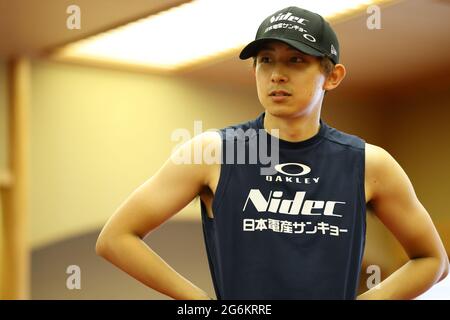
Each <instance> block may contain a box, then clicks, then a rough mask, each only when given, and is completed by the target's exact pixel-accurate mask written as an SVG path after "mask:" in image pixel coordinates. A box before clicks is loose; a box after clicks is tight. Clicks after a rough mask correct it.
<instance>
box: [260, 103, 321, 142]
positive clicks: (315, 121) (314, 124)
mask: <svg viewBox="0 0 450 320" xmlns="http://www.w3.org/2000/svg"><path fill="white" fill-rule="evenodd" d="M264 129H265V130H266V131H267V132H269V133H270V134H271V130H272V129H278V130H279V134H278V135H276V134H275V136H276V137H277V138H278V139H281V140H285V141H289V142H300V141H304V140H308V139H309V138H312V137H313V136H315V135H316V134H317V133H318V132H319V130H320V114H316V113H314V112H313V113H311V114H309V115H305V116H299V117H295V118H282V117H276V116H273V115H271V114H270V113H268V112H267V111H266V113H265V116H264Z"/></svg>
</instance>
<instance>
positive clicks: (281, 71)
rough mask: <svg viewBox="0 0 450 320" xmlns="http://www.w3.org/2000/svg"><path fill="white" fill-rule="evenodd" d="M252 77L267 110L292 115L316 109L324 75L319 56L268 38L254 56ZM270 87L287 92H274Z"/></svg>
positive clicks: (281, 114) (318, 104) (286, 115)
mask: <svg viewBox="0 0 450 320" xmlns="http://www.w3.org/2000/svg"><path fill="white" fill-rule="evenodd" d="M255 77H256V86H257V91H258V98H259V101H260V102H261V104H262V105H263V106H264V108H265V109H266V111H267V112H268V113H270V114H272V115H275V116H279V117H296V116H300V115H304V114H309V113H310V112H313V111H319V112H320V109H319V110H317V109H318V108H320V105H321V100H322V98H323V92H324V91H323V88H322V86H323V84H324V81H325V75H324V74H323V73H322V72H321V67H320V60H319V58H317V57H314V56H310V55H307V54H304V53H302V52H300V51H298V50H295V49H294V48H292V47H290V46H288V45H286V44H284V43H282V42H279V41H272V42H269V43H267V44H266V45H265V46H264V48H262V49H261V50H260V51H259V52H258V54H257V56H256V67H255ZM274 90H281V91H285V92H286V93H287V94H288V95H283V96H274V94H273V91H274Z"/></svg>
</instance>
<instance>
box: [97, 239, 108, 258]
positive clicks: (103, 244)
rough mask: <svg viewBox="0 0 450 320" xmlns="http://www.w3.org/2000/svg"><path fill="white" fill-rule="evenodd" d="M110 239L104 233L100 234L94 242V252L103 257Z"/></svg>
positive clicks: (106, 252)
mask: <svg viewBox="0 0 450 320" xmlns="http://www.w3.org/2000/svg"><path fill="white" fill-rule="evenodd" d="M109 242H110V241H109V240H108V238H107V237H106V236H105V235H102V234H100V236H99V237H98V238H97V242H96V243H95V253H96V254H97V255H98V256H100V257H105V256H107V254H108V251H109V247H110V246H109V244H108V243H109Z"/></svg>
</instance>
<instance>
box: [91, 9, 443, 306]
mask: <svg viewBox="0 0 450 320" xmlns="http://www.w3.org/2000/svg"><path fill="white" fill-rule="evenodd" d="M250 57H253V58H254V72H255V78H256V83H257V91H258V97H259V100H260V102H261V104H262V106H263V107H264V109H265V112H263V113H262V114H261V115H260V116H259V117H258V118H257V119H255V120H252V121H248V122H245V123H242V124H238V125H235V126H231V127H228V128H225V129H223V130H221V131H220V132H207V133H204V134H201V135H199V136H197V137H195V138H194V139H192V140H190V141H189V142H188V143H186V144H184V145H183V146H182V147H181V148H179V149H178V150H177V152H175V153H174V154H173V155H172V156H171V158H170V159H169V160H168V161H167V162H166V163H165V164H164V165H163V167H162V168H161V169H160V170H159V171H158V172H157V173H156V174H155V175H154V176H153V177H151V178H150V179H149V180H148V181H146V182H145V183H144V184H143V185H142V186H140V187H139V188H138V189H137V190H136V191H135V192H133V194H132V195H131V196H130V197H129V198H128V199H127V200H126V201H125V202H124V203H123V204H122V205H121V206H120V207H119V208H118V210H117V211H116V213H115V214H114V215H113V217H112V218H111V219H110V220H109V221H108V223H107V224H106V226H105V227H104V229H103V230H102V232H101V234H100V236H99V239H98V241H97V247H96V249H97V253H98V254H100V255H101V256H103V257H104V258H106V259H108V260H109V261H111V262H112V263H113V264H115V265H116V266H118V267H119V268H121V269H123V270H124V271H125V272H127V273H129V274H130V275H131V276H133V277H135V278H136V279H138V280H140V281H141V282H143V283H144V284H146V285H148V286H149V287H151V288H153V289H155V290H157V291H159V292H161V293H163V294H166V295H168V296H170V297H172V298H174V299H209V297H208V295H207V294H206V293H205V292H204V291H203V290H202V289H200V288H198V287H197V286H195V285H194V284H192V283H191V282H190V281H188V280H187V279H185V278H184V277H183V276H181V275H180V274H178V273H177V272H176V271H175V270H173V269H172V268H171V267H170V266H169V265H167V264H166V263H165V262H164V261H163V260H162V259H161V258H160V257H159V256H158V255H157V254H156V253H155V252H153V251H152V250H151V249H150V248H149V247H148V246H146V244H145V243H144V242H143V241H142V239H143V237H144V236H145V235H146V234H147V233H148V232H149V231H151V230H153V229H154V228H156V227H157V226H159V225H160V224H161V223H163V222H164V221H166V220H167V219H169V218H170V217H171V216H173V215H174V214H176V213H177V212H178V211H180V209H182V208H183V207H184V206H186V205H187V204H188V203H189V202H190V201H191V200H192V199H193V198H195V197H196V196H198V195H199V196H200V198H201V209H202V221H203V230H204V237H205V244H206V248H207V253H208V260H209V266H210V269H211V274H212V278H213V282H214V287H215V290H216V295H217V298H218V299H355V298H359V299H411V298H414V297H416V296H418V295H419V294H421V293H423V292H425V291H426V290H428V289H429V288H430V287H431V286H433V284H435V283H436V282H438V281H440V280H441V279H443V278H444V277H445V276H446V275H447V273H448V258H447V255H446V252H445V249H444V247H443V244H442V242H441V240H440V238H439V235H438V233H437V231H436V229H435V227H434V225H433V223H432V221H431V219H430V217H429V215H428V213H427V211H426V210H425V208H424V207H423V206H422V205H421V203H420V202H419V200H418V199H417V197H416V195H415V193H414V190H413V187H412V185H411V183H410V181H409V179H408V177H407V175H406V174H405V172H404V171H403V170H402V168H401V167H400V166H399V164H398V163H397V162H396V161H395V160H394V159H393V158H392V157H391V156H390V155H389V154H388V153H387V152H386V151H385V150H383V149H382V148H380V147H377V146H374V145H370V144H368V143H365V142H364V141H363V140H362V139H360V138H358V137H356V136H352V135H348V134H345V133H343V132H340V131H338V130H336V129H334V128H331V127H330V126H328V125H327V124H326V123H324V122H323V121H322V120H321V118H320V114H321V106H322V101H323V98H324V95H325V93H326V92H327V91H329V90H333V89H334V88H336V87H337V86H338V85H339V84H340V82H341V81H342V80H343V79H344V77H345V73H346V72H345V67H344V66H343V65H342V64H339V44H338V40H337V37H336V35H335V33H334V31H333V30H332V28H331V27H330V25H329V24H328V23H327V22H326V21H325V20H324V19H323V18H322V17H321V16H320V15H318V14H315V13H313V12H310V11H307V10H303V9H300V8H297V7H288V8H285V9H282V10H280V11H277V12H275V13H274V14H273V15H270V16H269V17H267V18H266V19H265V20H264V21H263V22H262V24H261V25H260V27H259V29H258V32H257V34H256V39H255V41H253V42H251V43H250V44H248V45H247V46H246V47H245V48H244V49H243V50H242V52H241V54H240V58H241V59H247V58H250ZM272 129H276V130H277V131H272ZM236 132H240V133H236ZM242 132H244V134H241V133H242ZM236 143H237V144H238V148H237V149H235V148H234V147H235V144H236ZM196 144H200V145H201V146H203V147H205V148H206V147H208V148H211V146H212V147H213V148H212V149H213V150H215V151H216V152H217V154H220V158H221V160H222V161H221V162H222V163H213V164H208V162H206V161H204V162H203V163H202V164H194V161H192V162H190V163H183V164H179V162H178V161H177V159H179V158H180V157H182V155H184V154H193V153H194V152H195V145H196ZM239 144H240V146H243V148H244V151H245V154H244V157H243V160H244V161H239V160H236V158H239V157H240V156H242V154H240V153H239ZM229 145H230V146H231V148H228V146H229ZM235 150H237V151H236V153H235V152H234V151H235ZM241 150H242V149H241ZM191 151H192V152H191ZM261 151H264V152H265V151H267V152H269V151H270V155H271V156H275V158H276V159H277V161H276V162H275V163H270V165H267V161H263V160H264V159H263V157H261V154H264V153H261ZM190 152H191V153H190ZM255 154H256V155H258V156H259V157H257V159H256V161H251V155H255ZM240 160H242V158H241V159H240ZM253 160H254V159H253ZM209 163H210V162H209ZM264 167H265V168H266V169H271V171H263V170H262V169H263V168H264ZM366 204H367V205H370V206H371V207H372V210H373V212H374V213H375V214H376V215H377V216H378V218H379V219H380V220H381V221H382V222H383V223H384V224H385V225H386V226H387V227H388V228H389V229H390V230H391V232H392V233H393V234H394V235H395V237H396V238H397V239H398V240H399V241H400V243H401V244H402V245H403V247H404V249H405V251H406V252H407V254H408V255H409V257H410V261H409V262H408V263H407V264H405V265H404V266H403V267H401V268H400V269H399V270H397V271H396V272H394V273H393V274H392V275H391V276H389V277H388V278H387V279H385V280H384V281H383V282H381V283H380V284H379V285H378V286H377V287H375V288H373V289H371V290H369V291H367V292H366V293H364V294H362V295H361V296H359V297H356V290H357V284H358V281H359V278H358V277H359V273H360V268H361V260H362V255H363V251H364V244H365V226H366V225H365V223H366V220H365V214H366V211H365V209H366Z"/></svg>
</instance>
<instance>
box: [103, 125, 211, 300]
mask: <svg viewBox="0 0 450 320" xmlns="http://www.w3.org/2000/svg"><path fill="white" fill-rule="evenodd" d="M217 139H219V140H217ZM196 142H197V143H201V144H202V145H203V146H204V145H205V144H209V143H214V145H215V146H220V144H218V142H219V143H220V136H219V135H218V133H211V132H205V133H203V134H202V135H199V136H197V137H195V138H194V139H192V140H190V141H189V142H187V143H185V144H184V145H183V146H181V147H180V148H179V149H178V150H177V152H175V153H174V154H173V155H172V156H171V157H170V158H169V159H168V160H167V161H166V163H165V164H164V165H163V166H162V167H161V169H160V170H159V171H158V172H157V173H156V174H154V175H153V176H152V177H151V178H150V179H149V180H147V181H146V182H145V183H143V184H142V185H141V186H140V187H138V188H137V189H136V190H135V191H134V192H133V193H132V194H131V195H130V196H129V197H128V198H127V199H126V200H125V201H124V203H122V204H121V205H120V207H119V208H118V209H117V210H116V212H115V213H114V214H113V216H112V217H111V218H110V219H109V221H108V222H107V223H106V225H105V226H104V228H103V230H102V231H101V233H100V236H99V238H98V240H97V244H96V252H97V254H98V255H100V256H102V257H104V258H105V259H107V260H108V261H110V262H111V263H113V264H114V265H116V266H117V267H119V268H120V269H122V270H123V271H125V272H126V273H128V274H129V275H131V276H132V277H134V278H136V279H137V280H139V281H141V282H142V283H144V284H145V285H147V286H148V287H150V288H153V289H154V290H156V291H158V292H161V293H163V294H165V295H167V296H169V297H172V298H174V299H183V300H194V299H210V297H208V295H207V294H206V293H205V292H204V291H203V290H202V289H200V288H198V287H197V286H195V285H194V284H193V283H191V282H190V281H189V280H187V279H186V278H184V277H183V276H182V275H180V274H179V273H178V272H176V271H175V270H174V269H173V268H172V267H170V266H169V265H168V264H167V263H166V262H165V261H164V260H163V259H162V258H161V257H160V256H158V254H156V253H155V252H154V251H153V250H152V249H151V248H149V247H148V246H147V245H146V243H145V242H144V241H143V240H142V239H143V238H144V237H145V236H146V235H147V234H148V233H149V232H150V231H151V230H153V229H155V228H156V227H158V226H159V225H161V224H162V223H163V222H165V221H166V220H168V219H169V218H171V217H172V216H173V215H175V214H176V213H177V212H179V211H180V210H181V209H182V208H184V207H185V206H186V205H187V204H189V203H190V202H191V201H192V200H193V199H194V198H195V197H196V196H197V195H198V193H199V192H200V191H201V189H202V188H203V187H204V186H206V185H208V179H209V171H208V170H209V167H208V165H206V164H193V162H192V164H176V162H175V159H176V158H177V157H180V156H181V155H182V154H183V153H186V152H190V153H189V154H190V155H191V156H192V155H193V154H194V153H193V152H194V149H195V143H196ZM218 151H220V150H218ZM169 241H180V239H172V240H169Z"/></svg>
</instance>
